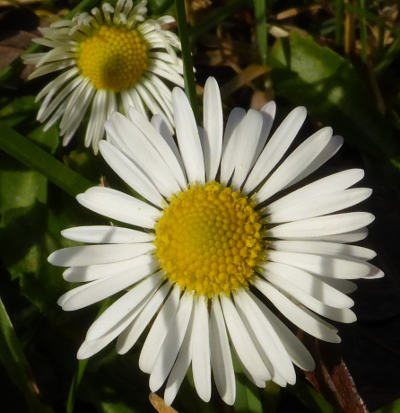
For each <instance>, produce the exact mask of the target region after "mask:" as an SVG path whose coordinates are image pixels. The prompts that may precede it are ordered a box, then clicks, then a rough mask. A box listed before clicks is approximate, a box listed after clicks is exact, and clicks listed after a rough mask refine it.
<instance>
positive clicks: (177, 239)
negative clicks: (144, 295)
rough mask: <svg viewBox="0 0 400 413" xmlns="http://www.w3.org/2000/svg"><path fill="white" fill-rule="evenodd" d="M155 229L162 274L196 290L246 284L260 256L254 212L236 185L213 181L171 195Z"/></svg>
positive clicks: (200, 292) (228, 290)
mask: <svg viewBox="0 0 400 413" xmlns="http://www.w3.org/2000/svg"><path fill="white" fill-rule="evenodd" d="M155 229H156V239H155V245H156V247H157V249H156V256H157V258H158V260H159V261H160V264H161V268H162V269H163V270H164V272H165V273H166V275H167V277H168V279H169V280H170V281H173V282H176V283H178V284H179V286H180V287H181V288H182V289H185V290H188V291H193V292H195V293H197V294H198V295H206V296H208V297H212V296H214V295H218V294H221V293H224V294H226V295H229V294H230V293H231V292H232V291H234V290H236V289H237V288H240V287H247V286H248V283H249V281H250V280H251V279H252V277H253V276H254V271H255V269H256V266H257V265H259V264H260V261H261V259H262V253H263V241H262V234H261V230H262V223H261V216H260V214H259V213H258V212H257V211H255V210H254V207H253V203H252V202H251V201H250V200H249V199H248V198H247V197H244V196H242V195H241V194H240V192H239V191H236V192H233V191H232V190H231V189H230V188H226V187H224V186H222V185H221V184H219V183H217V182H214V181H213V182H208V183H207V184H206V185H204V186H198V185H195V186H192V187H190V188H189V189H188V190H186V191H183V192H180V193H179V194H177V195H173V196H172V197H171V200H170V204H169V206H168V207H167V208H165V210H164V212H163V215H162V217H161V218H160V219H159V221H158V222H157V224H156V228H155Z"/></svg>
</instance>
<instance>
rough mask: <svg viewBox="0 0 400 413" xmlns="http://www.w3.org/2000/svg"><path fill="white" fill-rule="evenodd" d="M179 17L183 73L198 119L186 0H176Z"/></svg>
mask: <svg viewBox="0 0 400 413" xmlns="http://www.w3.org/2000/svg"><path fill="white" fill-rule="evenodd" d="M175 6H176V14H177V19H178V30H179V38H180V41H181V45H182V60H183V75H184V78H185V92H186V95H187V97H188V99H189V102H190V104H191V106H192V109H193V112H194V115H195V117H196V119H198V116H199V108H198V102H197V94H196V81H195V79H194V71H193V58H192V52H191V45H190V40H189V27H188V24H187V21H186V9H185V1H184V0H175Z"/></svg>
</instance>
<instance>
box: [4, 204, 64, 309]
mask: <svg viewBox="0 0 400 413" xmlns="http://www.w3.org/2000/svg"><path fill="white" fill-rule="evenodd" d="M46 231H47V208H46V207H45V206H44V205H43V204H40V203H38V202H36V203H34V204H33V205H32V206H30V207H24V208H15V209H10V210H8V211H7V212H6V213H5V214H3V218H2V227H1V228H0V248H1V251H2V252H1V259H2V261H3V263H4V265H5V266H6V268H7V269H8V271H9V273H10V274H11V277H12V279H17V280H18V281H19V284H20V288H21V293H22V294H23V295H24V296H25V297H27V298H28V299H29V300H30V301H31V302H32V303H33V304H34V305H35V306H36V307H37V308H39V310H40V311H42V312H45V311H47V310H48V309H51V308H53V307H54V303H55V302H56V300H57V298H58V296H59V295H61V293H62V292H64V291H65V282H64V281H63V279H62V277H61V276H60V275H61V274H60V270H59V269H58V268H56V267H53V266H51V265H49V264H48V263H47V256H48V255H49V254H50V253H51V252H53V251H54V250H55V249H57V248H59V247H60V246H61V245H60V242H59V235H57V236H56V237H55V236H52V235H51V234H49V233H48V232H46ZM4 251H7V253H5V252H4Z"/></svg>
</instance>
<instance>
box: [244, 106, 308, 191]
mask: <svg viewBox="0 0 400 413" xmlns="http://www.w3.org/2000/svg"><path fill="white" fill-rule="evenodd" d="M306 116H307V111H306V109H305V108H304V107H302V106H299V107H297V108H295V109H293V110H292V111H291V112H290V113H289V114H288V115H287V116H286V118H285V119H284V120H283V122H282V123H281V124H280V125H279V126H278V128H277V129H276V131H275V133H274V134H273V135H272V136H271V139H270V140H269V141H268V143H267V145H266V146H265V148H264V150H263V151H262V153H261V155H260V156H259V158H258V159H257V162H256V163H255V165H254V168H253V170H252V171H251V172H250V175H249V177H248V178H247V181H246V184H245V185H244V187H243V191H244V192H245V193H249V192H250V191H252V190H253V189H254V188H255V187H256V186H257V185H258V184H259V183H260V182H261V181H262V180H263V179H264V178H265V177H266V176H267V175H268V174H269V173H270V172H271V171H272V169H273V168H274V167H275V165H276V164H277V163H278V162H279V161H280V160H281V158H282V156H283V155H284V154H285V152H286V151H287V149H288V148H289V146H290V144H291V143H292V141H293V139H294V138H295V137H296V135H297V132H298V131H299V130H300V128H301V125H302V124H303V122H304V120H305V118H306Z"/></svg>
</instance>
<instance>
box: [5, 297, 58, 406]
mask: <svg viewBox="0 0 400 413" xmlns="http://www.w3.org/2000/svg"><path fill="white" fill-rule="evenodd" d="M0 361H1V363H2V364H3V366H4V367H5V369H6V370H7V372H8V375H9V377H10V378H11V380H12V381H13V382H14V383H15V385H16V386H17V387H18V388H19V390H20V391H21V393H22V394H23V395H24V397H25V399H26V402H27V405H28V406H29V410H30V411H31V412H32V413H37V412H42V413H51V412H52V409H51V408H50V407H49V406H48V405H46V404H44V402H43V401H42V400H41V399H40V397H39V394H38V391H39V390H38V388H37V385H36V383H35V381H34V379H33V377H32V375H31V369H30V366H29V363H28V361H27V359H26V357H25V354H24V351H23V349H22V346H21V344H20V342H19V340H18V337H17V335H16V334H15V331H14V327H13V325H12V323H11V320H10V318H9V316H8V314H7V311H6V308H5V307H4V304H3V302H2V300H1V299H0Z"/></svg>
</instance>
